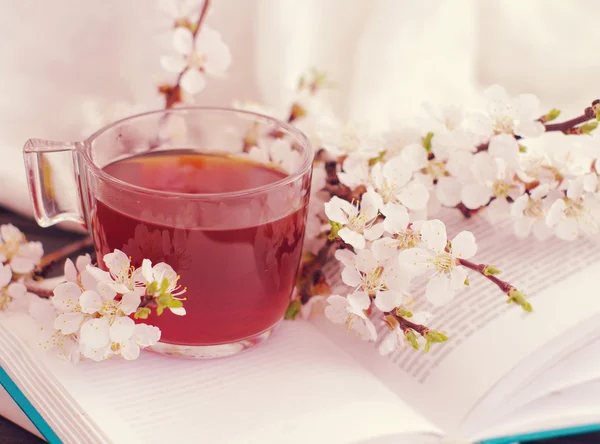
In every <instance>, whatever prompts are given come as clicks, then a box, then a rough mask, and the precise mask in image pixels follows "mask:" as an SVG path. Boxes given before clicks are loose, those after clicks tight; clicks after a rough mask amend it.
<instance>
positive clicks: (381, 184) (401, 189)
mask: <svg viewBox="0 0 600 444" xmlns="http://www.w3.org/2000/svg"><path fill="white" fill-rule="evenodd" d="M412 175H413V170H412V169H411V168H410V166H409V165H407V163H406V162H405V161H404V160H403V158H402V156H397V157H395V158H393V159H390V160H388V161H387V162H385V163H383V164H382V163H381V162H378V163H376V164H375V165H373V167H372V168H371V177H372V181H373V185H374V188H375V191H377V193H378V194H379V195H380V196H381V198H382V200H383V203H384V204H385V205H386V206H387V205H390V204H402V205H404V206H405V207H406V208H409V209H411V210H419V209H422V208H424V207H425V206H426V205H427V200H428V199H429V191H427V188H426V187H425V185H423V184H422V183H419V182H417V181H411V178H412ZM382 212H383V213H384V214H385V208H382Z"/></svg>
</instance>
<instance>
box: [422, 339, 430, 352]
mask: <svg viewBox="0 0 600 444" xmlns="http://www.w3.org/2000/svg"><path fill="white" fill-rule="evenodd" d="M429 350H431V342H429V341H427V342H426V343H425V348H424V349H423V351H424V352H425V353H429Z"/></svg>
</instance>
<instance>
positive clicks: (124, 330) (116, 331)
mask: <svg viewBox="0 0 600 444" xmlns="http://www.w3.org/2000/svg"><path fill="white" fill-rule="evenodd" d="M134 327H135V322H133V319H131V318H128V317H127V316H119V317H117V318H116V319H115V320H114V322H113V323H112V325H111V326H110V329H109V333H110V340H111V341H112V342H125V341H127V340H128V339H130V338H131V336H132V335H133V329H134Z"/></svg>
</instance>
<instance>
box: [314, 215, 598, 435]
mask: <svg viewBox="0 0 600 444" xmlns="http://www.w3.org/2000/svg"><path fill="white" fill-rule="evenodd" d="M454 214H455V213H453V214H452V215H451V216H450V223H449V224H448V218H444V219H445V220H446V222H447V224H448V225H449V226H448V232H449V237H450V238H452V237H453V235H455V234H457V232H458V231H459V230H458V229H457V227H460V229H461V230H470V231H473V232H474V234H475V235H476V237H477V242H478V245H479V251H478V254H477V257H476V260H478V261H480V262H485V263H488V264H493V265H496V266H497V267H498V268H500V269H501V271H502V274H501V275H500V277H501V278H503V279H506V280H508V281H509V282H511V283H512V284H513V285H515V286H516V287H517V288H519V289H521V290H522V291H524V292H526V293H527V295H528V297H529V300H530V301H531V303H532V304H533V308H534V313H532V314H527V313H525V312H523V311H522V310H521V308H520V307H518V306H515V305H513V304H510V305H509V304H506V297H505V295H503V294H502V293H501V292H500V291H499V290H498V288H497V287H496V286H495V285H493V284H491V283H490V282H488V281H487V279H485V278H483V277H481V276H479V275H476V274H475V273H474V272H471V273H470V283H471V285H470V287H469V288H468V289H466V291H463V292H462V293H461V294H460V295H459V296H458V297H457V298H456V299H455V300H454V301H453V302H452V304H451V305H450V306H448V307H446V308H442V309H437V310H436V309H434V307H432V306H431V305H429V304H428V303H427V302H426V300H425V299H424V297H423V295H422V294H417V298H416V299H417V301H418V302H417V303H416V305H415V306H414V307H413V309H414V310H415V311H419V310H421V309H425V310H427V311H432V312H434V313H436V317H435V318H434V319H433V320H432V321H431V322H430V326H431V327H432V328H434V329H436V330H440V331H442V332H444V333H446V334H447V335H448V336H449V337H450V340H449V341H448V342H447V343H444V344H433V346H432V349H431V352H430V353H429V354H427V355H425V354H423V353H422V352H416V353H415V351H414V350H413V349H412V348H406V349H404V350H399V351H397V352H395V353H393V354H391V355H389V356H388V357H380V356H379V354H378V351H377V347H378V345H379V343H380V341H381V340H382V339H383V337H384V335H385V334H386V332H387V330H386V329H387V327H386V326H384V325H381V326H379V329H378V331H379V333H380V335H379V340H378V342H377V343H376V344H375V345H373V344H367V343H363V342H362V341H360V340H357V339H355V338H352V337H351V336H350V335H346V334H344V332H343V331H341V330H342V329H339V328H335V327H334V326H330V325H329V324H328V323H327V322H326V321H323V320H322V319H320V320H317V321H316V323H317V325H319V327H320V328H322V329H324V330H325V331H327V333H328V334H329V335H330V337H332V339H334V340H335V341H336V342H337V343H339V344H340V345H341V346H342V347H343V348H345V349H346V350H348V351H349V353H351V354H352V355H353V356H355V357H356V359H357V360H359V361H360V362H362V363H363V364H364V365H365V366H366V367H367V368H369V369H370V370H371V371H372V372H373V373H374V374H376V375H377V376H378V377H379V378H381V379H382V380H383V381H384V382H385V383H386V384H387V385H388V386H389V387H391V388H392V389H393V390H394V391H396V392H397V393H398V394H399V395H400V396H401V397H402V398H403V399H405V400H406V401H407V402H408V403H409V404H410V405H412V406H414V407H415V408H417V409H418V410H419V411H421V412H423V414H424V415H427V417H428V418H430V419H431V420H432V421H433V422H435V423H436V424H437V425H438V426H440V427H441V428H442V429H444V431H446V432H447V433H449V434H450V435H451V436H456V437H460V435H461V432H463V431H461V423H462V421H463V420H464V419H465V418H466V417H467V416H468V414H469V412H470V410H471V409H472V408H473V406H475V405H476V404H477V402H478V401H479V400H480V399H481V398H482V397H483V396H484V395H485V394H486V393H488V392H489V391H490V390H491V389H492V388H493V387H494V385H495V384H496V383H498V381H500V380H501V379H502V378H503V376H504V375H506V374H507V373H509V372H510V370H511V369H513V368H514V367H515V366H517V365H518V364H519V363H520V362H521V361H522V360H523V359H525V358H526V357H528V356H529V355H531V354H532V353H534V352H535V351H536V350H538V349H540V347H542V346H543V345H544V344H546V343H548V342H550V341H552V340H554V339H555V338H557V337H559V336H561V335H563V334H565V332H567V331H569V330H571V329H574V327H576V326H577V325H579V324H580V323H582V322H584V321H585V320H586V319H589V318H590V317H592V316H594V315H596V314H598V313H600V303H598V302H597V295H596V294H595V292H594V290H593V288H594V286H595V283H596V281H597V276H598V274H599V273H600V262H598V261H599V260H600V248H598V247H597V246H596V245H593V244H592V243H590V242H589V241H577V242H571V243H567V242H562V241H552V242H545V243H542V242H538V241H536V240H534V239H529V240H516V239H515V238H514V237H510V236H511V234H510V233H507V232H506V231H501V232H496V229H494V228H492V227H491V226H489V225H488V224H487V222H485V221H484V220H482V218H477V217H476V218H473V219H471V220H464V219H462V217H461V216H459V215H458V216H457V215H454ZM328 274H329V273H328ZM338 284H339V282H338ZM346 288H347V287H343V285H342V286H340V287H338V291H339V292H343V291H345V289H346ZM567 298H568V305H567ZM567 308H568V309H567ZM565 312H568V316H565ZM554 352H556V353H558V352H560V350H554ZM550 358H551V357H548V359H550ZM540 362H541V363H542V364H545V361H544V360H541V361H540Z"/></svg>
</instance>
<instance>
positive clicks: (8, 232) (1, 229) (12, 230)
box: [0, 224, 25, 243]
mask: <svg viewBox="0 0 600 444" xmlns="http://www.w3.org/2000/svg"><path fill="white" fill-rule="evenodd" d="M0 234H1V235H2V239H3V240H4V242H6V243H8V242H14V243H20V242H22V241H23V240H24V238H25V236H24V235H23V233H21V230H19V229H18V228H17V227H15V226H14V225H13V224H4V225H2V226H0Z"/></svg>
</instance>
